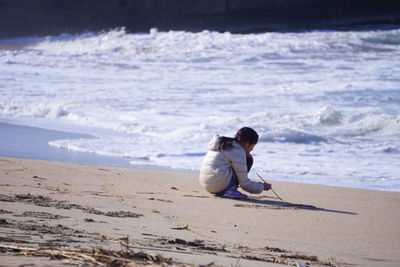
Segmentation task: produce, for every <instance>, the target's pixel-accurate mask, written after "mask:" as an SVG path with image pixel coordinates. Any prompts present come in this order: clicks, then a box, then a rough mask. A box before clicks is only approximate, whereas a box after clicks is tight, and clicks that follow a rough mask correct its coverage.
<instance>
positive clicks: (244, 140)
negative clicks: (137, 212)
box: [200, 127, 271, 199]
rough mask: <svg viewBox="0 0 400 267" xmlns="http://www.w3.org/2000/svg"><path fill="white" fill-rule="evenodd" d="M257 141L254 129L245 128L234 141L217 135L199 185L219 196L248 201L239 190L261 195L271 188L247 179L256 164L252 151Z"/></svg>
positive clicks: (209, 149)
mask: <svg viewBox="0 0 400 267" xmlns="http://www.w3.org/2000/svg"><path fill="white" fill-rule="evenodd" d="M257 142H258V134H257V132H256V131H254V130H253V129H252V128H249V127H243V128H241V129H240V130H239V131H238V132H237V133H236V135H235V137H234V138H230V137H225V136H218V135H216V136H214V137H213V138H212V139H211V141H210V142H209V144H208V152H207V154H206V156H205V157H204V160H203V164H202V166H201V169H200V183H201V185H202V186H203V187H204V188H205V189H206V190H207V191H208V192H210V193H212V194H215V195H217V196H222V197H227V198H235V199H245V198H247V196H246V195H244V194H242V193H240V192H239V191H238V190H237V188H238V187H239V186H240V187H241V188H242V189H243V190H245V191H247V192H249V193H253V194H259V193H261V192H262V191H263V190H269V189H271V185H270V184H267V183H262V182H255V181H252V180H250V179H249V178H248V177H247V173H248V172H249V171H250V168H251V166H252V165H253V157H252V156H251V154H250V152H251V151H252V150H253V148H254V146H255V145H256V144H257Z"/></svg>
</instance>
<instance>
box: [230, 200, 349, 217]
mask: <svg viewBox="0 0 400 267" xmlns="http://www.w3.org/2000/svg"><path fill="white" fill-rule="evenodd" d="M247 203H248V204H247ZM234 206H235V207H245V208H256V209H262V208H265V209H302V210H315V211H326V212H334V213H341V214H348V215H357V213H354V212H349V211H343V210H332V209H324V208H319V207H316V206H313V205H307V204H297V203H291V202H286V201H277V200H265V199H254V198H248V199H244V200H240V202H239V203H237V204H235V205H234Z"/></svg>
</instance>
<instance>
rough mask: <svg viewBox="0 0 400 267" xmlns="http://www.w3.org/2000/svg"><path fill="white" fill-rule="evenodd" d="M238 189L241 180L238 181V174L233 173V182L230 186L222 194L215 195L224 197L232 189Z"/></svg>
mask: <svg viewBox="0 0 400 267" xmlns="http://www.w3.org/2000/svg"><path fill="white" fill-rule="evenodd" d="M238 187H239V180H238V179H237V177H236V174H235V173H233V174H232V178H231V181H230V182H229V184H228V186H227V187H226V188H225V189H224V190H222V191H221V192H218V193H216V194H215V195H217V196H222V195H224V194H225V192H226V191H228V190H230V189H231V190H232V189H234V190H236V189H237V188H238Z"/></svg>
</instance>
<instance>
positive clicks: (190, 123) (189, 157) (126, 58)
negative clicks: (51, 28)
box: [0, 29, 400, 191]
mask: <svg viewBox="0 0 400 267" xmlns="http://www.w3.org/2000/svg"><path fill="white" fill-rule="evenodd" d="M399 40H400V30H398V29H389V30H376V29H374V30H370V31H367V30H364V31H323V32H322V31H315V32H303V33H262V34H230V33H216V32H209V31H204V32H200V33H189V32H173V31H171V32H158V31H157V30H152V31H150V33H141V34H130V33H126V32H125V30H124V29H117V30H112V31H107V32H102V33H85V34H81V35H69V34H63V35H60V36H50V37H36V38H18V39H12V40H0V42H8V43H9V42H13V43H20V44H26V45H28V49H26V50H19V51H0V118H3V119H7V120H8V121H13V122H15V123H21V124H27V125H33V126H39V127H46V128H51V129H57V130H65V131H75V132H81V133H89V134H91V135H94V136H95V137H96V138H95V139H78V140H56V141H52V142H50V145H52V146H54V147H57V148H60V149H69V150H74V151H83V152H90V153H97V154H102V155H110V156H115V157H127V158H129V159H130V161H131V163H132V164H133V165H140V166H144V165H146V166H152V167H155V168H157V167H169V168H175V169H187V170H194V171H196V170H198V168H199V166H200V164H201V160H202V157H203V155H204V153H205V152H206V148H207V143H208V141H209V139H210V138H211V136H212V135H214V134H220V135H228V136H232V135H234V133H235V132H236V130H237V129H238V128H239V127H241V126H251V127H253V128H255V129H256V130H257V131H258V132H259V133H260V143H259V144H258V145H257V146H256V148H255V151H254V154H255V159H256V161H255V165H254V169H255V171H257V172H259V173H260V174H263V175H265V176H267V177H271V178H273V179H277V180H288V181H299V182H310V183H321V184H329V185H342V186H352V187H361V188H377V189H385V190H396V191H400V176H399V173H400V167H399V164H398V162H399V159H400V153H399V151H400V141H399V140H400V88H399V84H400V74H399V72H397V71H395V70H397V69H400V61H399V60H395V59H398V58H400V45H399V44H400V42H399ZM251 174H252V175H254V173H251Z"/></svg>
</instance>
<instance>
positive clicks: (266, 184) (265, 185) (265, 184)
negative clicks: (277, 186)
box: [264, 183, 272, 191]
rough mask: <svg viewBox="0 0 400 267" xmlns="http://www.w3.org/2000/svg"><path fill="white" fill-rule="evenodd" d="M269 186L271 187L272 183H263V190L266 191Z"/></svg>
mask: <svg viewBox="0 0 400 267" xmlns="http://www.w3.org/2000/svg"><path fill="white" fill-rule="evenodd" d="M271 188H272V185H271V184H268V183H264V190H265V191H268V190H270V189H271Z"/></svg>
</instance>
